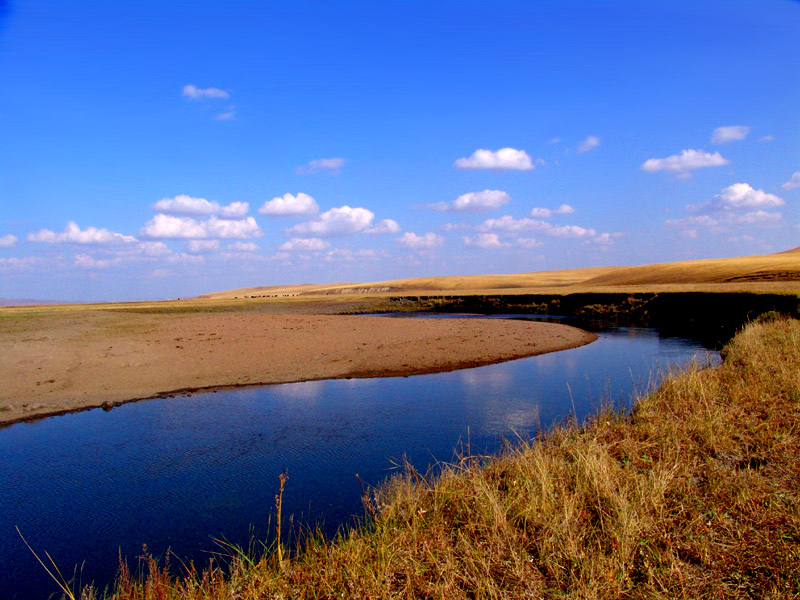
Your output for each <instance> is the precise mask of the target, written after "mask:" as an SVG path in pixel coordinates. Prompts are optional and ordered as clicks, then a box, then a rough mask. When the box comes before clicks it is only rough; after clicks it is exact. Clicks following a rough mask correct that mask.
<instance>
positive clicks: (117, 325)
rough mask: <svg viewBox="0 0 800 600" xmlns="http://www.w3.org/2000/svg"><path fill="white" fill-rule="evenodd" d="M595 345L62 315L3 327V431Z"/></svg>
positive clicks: (521, 335) (335, 325)
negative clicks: (180, 398) (108, 410)
mask: <svg viewBox="0 0 800 600" xmlns="http://www.w3.org/2000/svg"><path fill="white" fill-rule="evenodd" d="M594 339H595V336H593V335H592V334H590V333H587V332H585V331H581V330H579V329H575V328H572V327H567V326H564V325H556V324H551V323H534V322H524V321H509V320H499V319H436V320H433V319H413V320H412V319H393V318H387V317H354V316H332V315H274V314H238V313H234V314H225V313H221V314H214V313H211V314H188V315H160V314H155V315H154V314H136V313H126V312H113V311H102V310H96V311H95V310H83V311H63V312H59V311H54V312H53V313H48V314H45V315H40V316H35V317H20V318H6V319H3V320H0V382H2V385H0V424H8V423H13V422H15V421H21V420H28V419H32V418H36V417H41V416H46V415H53V414H59V413H63V412H69V411H75V410H81V409H85V408H91V407H97V406H102V405H104V404H105V405H106V406H110V405H113V404H117V403H122V402H128V401H131V400H136V399H142V398H152V397H155V396H161V395H165V394H184V393H191V392H194V391H199V390H208V389H218V388H229V387H239V386H249V385H261V384H270V383H285V382H293V381H306V380H313V379H329V378H345V377H381V376H392V375H415V374H421V373H432V372H438V371H448V370H453V369H458V368H464V367H473V366H479V365H487V364H491V363H496V362H501V361H505V360H511V359H514V358H521V357H524V356H532V355H535V354H542V353H545V352H552V351H555V350H563V349H566V348H573V347H576V346H581V345H583V344H587V343H589V342H591V341H593V340H594Z"/></svg>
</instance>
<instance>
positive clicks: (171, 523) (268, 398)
mask: <svg viewBox="0 0 800 600" xmlns="http://www.w3.org/2000/svg"><path fill="white" fill-rule="evenodd" d="M709 356H710V357H711V359H712V360H717V359H718V357H717V355H716V353H711V354H709V353H708V352H707V351H706V350H705V349H704V348H703V347H702V345H701V344H700V343H699V342H695V341H692V340H688V339H684V338H666V337H660V336H659V334H658V332H657V331H655V330H651V329H633V328H620V329H612V330H608V331H605V332H601V333H600V334H599V339H598V341H597V342H594V343H592V344H589V345H587V346H583V347H581V348H576V349H572V350H565V351H562V352H555V353H552V354H546V355H542V356H536V357H531V358H526V359H520V360H516V361H511V362H507V363H501V364H497V365H491V366H487V367H479V368H475V369H465V370H461V371H454V372H450V373H438V374H433V375H420V376H413V377H406V378H403V377H394V378H382V379H352V380H327V381H317V382H307V383H295V384H283V385H273V386H267V387H263V388H252V389H242V390H234V391H225V392H218V393H206V394H195V395H193V396H191V397H181V398H172V399H158V400H149V401H144V402H138V403H133V404H126V405H123V406H121V407H119V408H116V409H114V410H112V411H110V412H103V411H102V410H99V409H98V410H92V411H86V412H82V413H76V414H69V415H62V416H58V417H52V418H48V419H45V420H42V421H39V422H36V423H20V424H16V425H12V426H10V427H7V428H5V429H0V464H2V470H1V471H0V514H2V515H3V518H2V522H1V523H0V599H2V600H6V599H9V598H18V599H29V598H30V599H33V598H45V597H47V595H48V594H50V593H53V592H55V591H57V590H56V588H55V586H54V585H53V584H52V583H51V582H50V581H49V580H48V578H47V575H46V574H45V573H44V571H43V570H42V568H41V567H40V566H39V565H38V564H37V563H36V561H35V559H34V558H33V556H31V554H30V552H29V551H28V550H27V548H25V546H24V545H23V543H22V541H21V540H20V539H19V536H18V535H17V532H16V530H15V526H18V527H19V528H20V530H21V531H22V533H23V534H24V535H25V537H26V538H27V539H28V541H29V542H30V543H31V545H32V546H33V547H34V548H35V549H37V550H40V551H44V550H47V551H48V552H49V553H50V554H51V556H53V558H54V559H55V560H56V562H57V563H58V565H59V566H60V567H61V568H62V570H64V571H68V572H69V573H70V574H71V573H72V571H73V568H74V567H75V566H76V565H78V568H79V569H80V568H81V565H82V580H83V581H84V582H88V581H97V582H101V583H106V582H109V581H110V580H111V579H112V578H113V576H114V573H115V570H116V567H117V555H118V552H119V551H120V550H121V551H122V553H123V555H125V556H127V557H128V558H129V562H130V563H131V564H132V565H133V564H134V563H135V562H136V557H137V556H138V555H139V554H141V550H142V544H147V545H148V549H149V551H150V552H152V553H154V554H156V555H160V554H163V553H164V552H165V550H166V549H167V548H171V550H172V551H173V552H174V553H175V554H176V555H177V556H180V557H183V558H184V559H188V560H194V561H195V563H197V564H202V563H205V562H206V561H207V560H208V558H209V557H210V556H211V554H210V552H213V551H214V550H217V549H218V548H217V546H216V545H215V543H214V541H213V538H224V539H227V540H229V541H232V542H235V543H239V544H246V543H247V541H248V539H250V537H251V534H255V535H257V536H258V535H264V534H265V533H266V531H267V522H268V520H269V518H270V513H274V498H275V494H276V492H277V488H278V479H277V476H278V474H280V473H281V470H282V469H283V468H288V470H289V477H290V479H289V481H288V482H287V485H286V492H285V496H284V514H289V513H292V514H294V515H295V517H296V520H298V521H304V522H309V521H311V522H321V523H323V526H324V527H325V529H326V530H327V531H328V532H329V533H330V532H333V531H335V530H336V528H337V527H339V526H341V525H342V524H347V523H351V522H352V520H353V516H354V515H361V514H362V513H363V511H362V509H361V504H360V494H361V489H360V487H359V483H358V481H357V480H356V478H355V474H356V473H358V474H359V475H360V476H361V478H362V479H363V480H364V481H365V482H366V483H368V484H373V485H374V484H378V483H379V482H380V481H381V480H382V479H384V478H385V477H386V476H387V475H389V474H390V473H391V472H392V469H393V465H396V464H399V463H401V462H402V461H403V460H404V457H405V459H406V460H408V461H409V462H410V463H412V464H414V465H415V466H416V468H417V469H418V470H421V471H424V470H425V469H426V468H427V467H428V466H429V465H432V464H435V463H436V461H447V460H450V459H452V457H453V449H454V447H456V446H457V445H458V443H459V441H462V442H466V441H467V438H468V437H469V441H470V443H471V448H472V451H473V453H480V452H493V451H496V450H497V449H498V448H500V447H501V445H502V443H503V439H504V438H511V439H513V438H514V437H516V436H522V437H526V436H530V435H534V434H535V433H536V431H537V428H539V427H543V428H547V427H548V426H550V425H551V424H553V423H554V422H558V421H560V420H563V419H564V418H566V417H567V416H568V415H569V414H570V413H571V412H572V411H573V410H574V411H575V413H576V414H577V417H578V418H579V419H583V418H585V417H586V416H587V415H588V414H590V412H591V411H592V410H594V409H595V408H596V407H597V406H598V405H599V404H601V403H603V402H604V401H606V400H607V399H611V400H613V401H615V402H617V403H620V404H623V405H627V404H628V403H629V402H630V398H631V394H632V393H635V392H637V391H640V392H641V391H644V390H645V389H646V388H647V387H648V385H650V384H651V383H652V382H653V380H654V377H655V376H657V373H658V372H659V371H662V370H663V369H665V368H667V367H668V366H669V365H674V364H680V363H684V362H686V361H688V360H691V359H692V358H693V357H697V358H698V359H699V360H702V361H705V360H708V358H709Z"/></svg>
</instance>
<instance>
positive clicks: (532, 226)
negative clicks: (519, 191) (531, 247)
mask: <svg viewBox="0 0 800 600" xmlns="http://www.w3.org/2000/svg"><path fill="white" fill-rule="evenodd" d="M548 226H549V224H548V223H547V222H545V221H540V220H538V219H528V218H522V219H515V218H514V217H512V216H511V215H503V216H502V217H500V218H498V219H487V220H485V221H484V222H483V224H481V225H480V226H479V227H478V231H543V230H544V229H546V228H547V227H548Z"/></svg>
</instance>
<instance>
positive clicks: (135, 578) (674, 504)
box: [83, 320, 800, 600]
mask: <svg viewBox="0 0 800 600" xmlns="http://www.w3.org/2000/svg"><path fill="white" fill-rule="evenodd" d="M724 359H725V360H724V362H723V364H722V365H721V366H719V367H717V368H714V369H699V368H696V367H690V368H687V369H686V370H685V371H683V372H681V373H676V374H673V375H672V376H671V377H669V378H668V379H667V380H666V381H665V382H664V383H663V385H662V386H661V387H660V389H658V390H657V391H656V392H654V393H652V394H651V395H649V396H647V397H646V398H643V399H640V400H639V401H638V403H637V404H636V406H635V408H634V410H633V411H632V413H631V414H629V415H623V414H619V413H616V412H613V411H610V410H608V411H603V412H601V413H599V414H597V415H596V416H595V417H594V418H593V419H592V420H591V422H590V423H588V424H586V425H585V426H582V427H570V426H565V427H560V428H558V429H556V430H555V431H552V432H550V433H548V434H547V435H544V436H542V437H541V438H540V439H537V440H534V441H531V442H529V443H521V444H519V445H516V446H514V447H512V448H509V449H508V451H507V452H506V453H505V454H503V455H502V456H499V457H496V458H494V459H491V460H489V461H487V462H485V463H483V464H481V463H480V462H479V461H476V460H473V459H471V458H470V457H468V456H465V457H464V458H462V459H461V460H460V461H458V462H456V463H455V464H452V465H450V466H449V467H446V468H445V469H444V471H443V472H442V473H441V474H440V475H438V476H436V477H423V476H421V475H419V474H418V473H416V472H415V471H414V470H413V469H408V470H407V471H406V472H405V473H404V474H403V475H401V476H398V477H395V478H394V479H392V480H391V481H389V482H388V483H387V484H385V485H384V486H382V487H381V488H380V489H378V490H376V491H374V492H373V493H372V494H371V495H369V496H368V497H367V498H366V499H365V500H366V501H367V502H369V509H370V510H369V511H365V514H369V515H371V514H372V513H373V512H374V513H375V515H376V516H375V517H374V518H373V517H372V516H370V518H369V519H365V523H364V525H363V526H362V527H360V528H359V529H357V530H355V531H350V532H349V533H347V534H344V535H342V536H340V537H339V538H338V539H336V540H332V541H326V540H325V539H323V538H321V537H319V536H313V535H308V536H305V538H304V539H303V540H302V542H301V543H300V547H299V548H298V549H297V550H296V551H295V552H294V553H293V554H291V556H284V557H283V561H282V567H281V564H280V562H279V561H278V560H276V557H275V556H274V552H273V553H270V552H265V553H263V554H260V555H256V554H252V553H248V552H239V551H232V552H231V554H232V558H231V559H230V562H229V564H228V565H227V568H225V569H223V568H219V567H216V566H213V565H212V566H211V567H209V568H207V569H205V570H203V571H197V570H194V569H190V572H189V574H188V576H183V577H176V576H173V575H171V574H170V573H169V570H168V569H167V568H165V567H163V566H159V565H158V564H157V563H156V561H154V560H153V559H151V558H150V559H147V560H146V561H145V562H144V563H143V567H142V568H141V570H140V571H139V573H138V574H131V572H130V571H129V570H128V569H127V567H123V569H122V570H121V573H120V576H119V580H118V582H117V584H116V588H115V590H114V591H113V592H110V593H109V594H108V596H107V597H108V598H110V599H114V600H145V599H147V600H161V599H163V600H167V599H169V600H173V599H175V600H177V599H180V600H195V599H196V600H199V599H204V600H206V599H209V600H210V599H223V598H224V599H243V600H251V599H256V598H449V599H450V598H452V599H459V598H564V597H569V598H586V599H589V598H664V599H666V598H776V599H777V598H796V597H800V492H799V490H800V460H798V459H800V456H798V453H800V322H799V321H790V320H774V321H771V322H768V321H763V322H758V323H753V324H751V325H749V326H748V327H747V328H746V329H745V330H744V331H742V332H741V333H740V334H739V335H737V336H736V338H734V340H733V341H732V342H731V343H730V344H729V345H728V346H727V347H726V348H725V350H724ZM83 597H84V598H95V597H99V594H96V593H95V592H94V591H92V590H84V596H83Z"/></svg>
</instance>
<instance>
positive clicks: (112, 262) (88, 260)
mask: <svg viewBox="0 0 800 600" xmlns="http://www.w3.org/2000/svg"><path fill="white" fill-rule="evenodd" d="M121 261H122V259H121V258H120V257H117V258H106V259H98V258H94V257H93V256H90V255H88V254H77V255H76V256H75V258H74V260H73V264H74V265H75V266H76V267H77V268H79V269H108V268H109V267H113V266H116V265H118V264H119V263H120V262H121Z"/></svg>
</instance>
